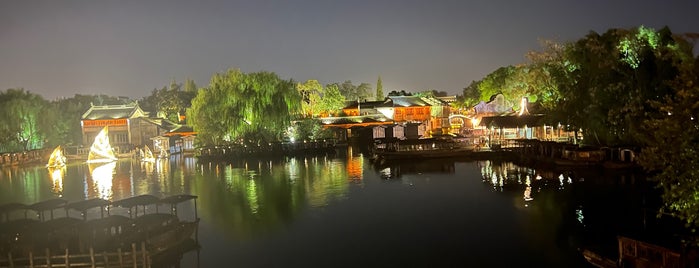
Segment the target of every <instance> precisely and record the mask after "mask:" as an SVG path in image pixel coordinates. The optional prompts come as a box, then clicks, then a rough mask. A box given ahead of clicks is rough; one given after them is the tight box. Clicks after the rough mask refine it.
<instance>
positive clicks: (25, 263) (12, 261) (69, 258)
mask: <svg viewBox="0 0 699 268" xmlns="http://www.w3.org/2000/svg"><path fill="white" fill-rule="evenodd" d="M4 257H5V258H0V267H3V268H5V267H9V268H15V267H30V268H44V267H46V268H51V267H61V268H63V267H66V268H67V267H76V268H79V267H93V268H94V267H114V268H117V267H118V268H127V267H132V268H137V267H151V264H152V261H151V255H150V253H149V252H148V250H146V245H145V242H143V243H141V246H140V249H138V250H137V246H136V244H131V250H130V251H122V250H121V249H118V250H117V251H113V252H95V251H94V250H93V249H92V248H90V253H89V254H85V253H78V254H72V253H70V252H69V250H68V249H66V250H65V252H62V253H55V252H51V251H50V250H49V249H46V250H45V251H44V252H42V253H41V254H35V253H34V252H29V254H28V255H26V256H13V255H12V253H8V254H7V256H4Z"/></svg>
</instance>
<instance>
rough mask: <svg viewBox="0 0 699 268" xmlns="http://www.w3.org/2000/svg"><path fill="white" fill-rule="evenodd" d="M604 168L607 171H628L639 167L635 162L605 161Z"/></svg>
mask: <svg viewBox="0 0 699 268" xmlns="http://www.w3.org/2000/svg"><path fill="white" fill-rule="evenodd" d="M602 167H604V168H605V169H616V170H622V169H623V170H626V169H634V168H637V167H638V165H637V164H636V163H633V162H620V161H604V162H602Z"/></svg>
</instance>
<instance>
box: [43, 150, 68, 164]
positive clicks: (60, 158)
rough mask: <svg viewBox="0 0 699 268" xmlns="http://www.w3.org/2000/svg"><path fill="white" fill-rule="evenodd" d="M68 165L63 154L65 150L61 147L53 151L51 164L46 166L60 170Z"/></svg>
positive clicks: (50, 159)
mask: <svg viewBox="0 0 699 268" xmlns="http://www.w3.org/2000/svg"><path fill="white" fill-rule="evenodd" d="M65 165H66V156H65V155H64V154H63V148H61V146H60V145H58V146H57V147H56V149H53V152H52V153H51V156H50V157H49V162H48V163H47V164H46V167H48V168H60V167H63V166H65Z"/></svg>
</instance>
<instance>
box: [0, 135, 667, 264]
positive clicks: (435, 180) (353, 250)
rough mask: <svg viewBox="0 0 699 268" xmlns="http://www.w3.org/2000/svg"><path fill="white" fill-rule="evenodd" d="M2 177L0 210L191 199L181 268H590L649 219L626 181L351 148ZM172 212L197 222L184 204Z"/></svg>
mask: <svg viewBox="0 0 699 268" xmlns="http://www.w3.org/2000/svg"><path fill="white" fill-rule="evenodd" d="M1 171H2V173H0V204H4V203H8V202H21V203H25V204H31V203H35V202H38V201H43V200H47V199H51V198H56V197H62V198H64V199H67V200H69V201H77V200H84V199H89V198H94V197H100V198H105V199H109V200H118V199H123V198H126V197H131V196H135V195H141V194H153V195H156V196H167V195H173V194H181V193H186V194H193V195H197V196H199V199H198V200H197V206H198V216H199V217H200V219H201V222H200V225H199V243H200V245H201V247H200V249H199V250H198V251H197V250H194V251H190V252H188V253H186V254H184V255H183V256H181V257H180V258H181V259H180V261H179V262H180V264H181V266H182V267H445V266H449V267H453V266H458V267H585V266H586V264H585V262H584V259H583V258H582V256H581V254H580V253H579V251H578V249H579V248H580V247H587V246H595V247H597V248H603V249H610V250H612V251H613V250H614V249H615V247H616V240H615V235H617V234H618V233H619V232H634V231H643V230H645V229H648V228H652V226H649V225H652V223H649V220H648V219H652V218H653V215H645V214H644V213H643V211H642V210H641V209H640V208H641V204H643V203H644V202H646V199H648V198H649V197H648V196H649V193H648V190H646V189H647V187H646V186H645V185H644V183H643V182H642V180H641V179H640V178H638V176H634V175H629V174H623V173H622V174H605V173H602V172H599V171H597V170H589V169H583V170H558V171H553V170H538V169H534V168H527V167H519V166H516V165H514V164H512V163H508V162H502V163H499V162H494V161H466V160H464V161H459V160H430V161H422V162H406V163H400V164H393V165H386V166H376V165H373V163H371V162H370V161H369V160H368V158H366V157H364V156H362V155H361V154H359V153H353V152H352V149H351V147H350V148H349V149H348V151H347V152H341V153H339V154H338V155H335V156H327V157H312V158H291V159H286V160H273V161H257V160H255V161H238V162H235V163H229V164H208V163H207V164H200V163H197V161H196V159H195V158H187V157H180V156H173V157H172V158H171V159H169V160H159V162H157V163H155V164H141V163H140V162H138V161H132V160H128V159H127V160H120V161H118V162H117V163H116V165H115V166H114V168H113V169H112V168H109V169H107V170H106V171H105V170H98V169H94V168H90V167H88V165H87V164H84V163H71V164H69V166H68V167H67V169H66V172H65V174H64V175H63V176H62V178H52V176H51V175H50V174H49V172H48V171H47V169H46V168H44V167H43V166H35V167H19V168H5V169H2V170H1ZM179 212H180V214H182V213H190V214H189V215H188V216H190V217H193V209H191V206H190V207H185V208H180V211H179ZM185 216H187V215H185Z"/></svg>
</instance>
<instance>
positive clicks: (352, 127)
mask: <svg viewBox="0 0 699 268" xmlns="http://www.w3.org/2000/svg"><path fill="white" fill-rule="evenodd" d="M342 111H343V113H344V114H345V116H341V117H324V118H321V119H320V120H321V122H322V123H323V125H324V127H326V128H339V129H346V130H347V131H346V134H347V137H350V138H351V137H356V136H358V135H360V134H358V133H365V134H364V135H366V136H367V137H365V138H366V139H369V138H374V139H376V138H399V139H418V138H421V137H429V136H432V135H438V134H442V133H447V131H448V130H449V114H450V113H451V111H450V107H449V104H448V103H447V102H446V101H444V100H441V99H439V98H432V97H419V96H388V97H387V98H386V99H384V100H382V101H365V102H359V101H353V102H350V103H349V104H348V105H347V106H345V107H344V108H343V109H342ZM369 131H370V132H369ZM368 136H371V137H368Z"/></svg>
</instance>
